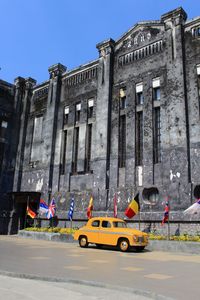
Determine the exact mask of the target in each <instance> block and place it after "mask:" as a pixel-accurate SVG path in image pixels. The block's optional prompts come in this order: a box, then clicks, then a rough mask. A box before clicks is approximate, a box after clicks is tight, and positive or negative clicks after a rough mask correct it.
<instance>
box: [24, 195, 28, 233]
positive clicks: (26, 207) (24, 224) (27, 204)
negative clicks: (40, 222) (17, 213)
mask: <svg viewBox="0 0 200 300" xmlns="http://www.w3.org/2000/svg"><path fill="white" fill-rule="evenodd" d="M27 207H29V196H28V201H27V204H26V214H25V220H24V228H26V221H27Z"/></svg>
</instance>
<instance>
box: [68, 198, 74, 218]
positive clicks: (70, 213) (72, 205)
mask: <svg viewBox="0 0 200 300" xmlns="http://www.w3.org/2000/svg"><path fill="white" fill-rule="evenodd" d="M73 213H74V195H72V198H71V203H70V208H69V212H68V218H69V220H70V221H72V218H73Z"/></svg>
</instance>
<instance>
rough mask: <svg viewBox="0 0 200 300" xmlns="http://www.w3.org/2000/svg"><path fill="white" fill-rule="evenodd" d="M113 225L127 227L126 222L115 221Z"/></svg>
mask: <svg viewBox="0 0 200 300" xmlns="http://www.w3.org/2000/svg"><path fill="white" fill-rule="evenodd" d="M113 227H118V228H127V225H126V223H125V222H113Z"/></svg>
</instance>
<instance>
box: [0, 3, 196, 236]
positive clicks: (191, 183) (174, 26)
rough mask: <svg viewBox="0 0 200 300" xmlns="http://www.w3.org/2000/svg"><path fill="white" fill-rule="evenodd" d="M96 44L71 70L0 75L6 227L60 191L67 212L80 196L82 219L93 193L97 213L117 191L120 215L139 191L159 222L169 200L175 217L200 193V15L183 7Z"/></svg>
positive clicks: (148, 213) (0, 177)
mask: <svg viewBox="0 0 200 300" xmlns="http://www.w3.org/2000/svg"><path fill="white" fill-rule="evenodd" d="M97 49H98V51H99V58H98V59H97V60H95V61H92V62H90V63H88V64H85V65H82V66H80V67H78V68H76V69H74V70H71V71H68V70H67V68H66V67H65V66H63V65H61V64H55V65H53V66H51V67H50V68H49V74H50V78H49V80H47V81H45V82H43V83H42V84H39V85H37V84H36V81H35V80H34V79H32V78H27V79H24V78H21V77H18V78H17V79H16V80H15V82H14V84H13V85H12V84H9V83H6V82H3V81H1V82H0V113H1V115H0V117H1V121H0V125H1V131H0V165H1V169H0V172H1V174H0V183H1V187H0V195H1V207H2V211H4V210H5V211H10V212H9V214H10V220H12V222H11V221H10V222H8V223H9V226H8V227H9V229H8V232H10V231H12V230H11V227H15V226H18V228H23V218H22V216H23V215H24V214H25V209H26V205H27V201H31V202H33V203H35V205H36V207H37V206H38V202H39V199H40V197H42V198H44V199H45V201H46V202H50V200H51V199H52V197H54V198H55V200H56V204H57V215H58V217H60V218H67V213H66V211H67V210H68V209H69V205H70V197H71V195H72V193H74V195H75V212H74V216H75V218H77V219H78V218H85V217H86V208H87V205H88V202H89V197H90V195H91V194H93V197H94V213H96V214H101V213H108V214H112V210H113V197H114V194H115V193H117V195H118V212H119V215H121V216H122V217H123V212H124V210H125V208H126V207H127V205H128V203H129V201H130V200H131V198H132V197H133V196H134V194H135V193H136V192H138V191H139V192H140V205H141V216H140V217H141V218H143V219H149V218H152V214H153V218H154V219H156V218H157V219H160V218H161V214H163V201H165V199H166V198H168V200H169V201H170V207H171V216H172V219H174V220H179V221H180V220H183V219H184V217H183V214H182V211H183V210H184V209H186V208H187V207H188V206H189V205H190V204H191V203H192V202H193V201H194V199H195V198H199V197H200V179H199V178H200V17H198V18H194V19H192V20H187V15H186V12H185V11H184V10H183V9H182V8H177V9H175V10H173V11H171V12H168V13H166V14H164V15H162V16H161V18H160V20H158V21H148V22H139V23H137V24H136V25H135V26H133V27H132V28H131V29H130V30H129V31H127V32H126V33H125V34H124V35H123V36H122V37H121V38H119V39H118V40H117V41H114V40H113V39H109V40H106V41H103V42H101V43H99V44H97ZM20 218H21V219H20ZM14 219H15V221H13V220H14ZM20 222H21V225H19V223H20ZM13 224H15V225H13Z"/></svg>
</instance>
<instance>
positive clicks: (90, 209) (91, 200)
mask: <svg viewBox="0 0 200 300" xmlns="http://www.w3.org/2000/svg"><path fill="white" fill-rule="evenodd" d="M92 210H93V196H90V202H89V205H88V208H87V217H88V219H90V218H91V217H92Z"/></svg>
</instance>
